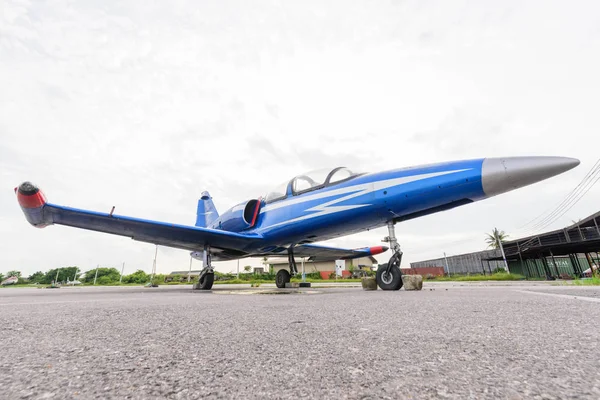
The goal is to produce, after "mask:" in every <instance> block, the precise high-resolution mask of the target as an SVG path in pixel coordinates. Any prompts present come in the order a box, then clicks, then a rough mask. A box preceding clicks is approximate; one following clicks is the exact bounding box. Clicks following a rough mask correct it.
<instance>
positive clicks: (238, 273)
mask: <svg viewBox="0 0 600 400" xmlns="http://www.w3.org/2000/svg"><path fill="white" fill-rule="evenodd" d="M237 262H238V266H237V279H240V259H239V258H238V260H237Z"/></svg>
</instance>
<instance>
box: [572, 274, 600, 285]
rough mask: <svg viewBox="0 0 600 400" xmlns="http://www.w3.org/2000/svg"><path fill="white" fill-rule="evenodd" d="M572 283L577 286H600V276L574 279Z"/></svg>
mask: <svg viewBox="0 0 600 400" xmlns="http://www.w3.org/2000/svg"><path fill="white" fill-rule="evenodd" d="M573 285H577V286H600V278H598V277H596V276H595V277H593V278H587V279H575V280H574V281H573Z"/></svg>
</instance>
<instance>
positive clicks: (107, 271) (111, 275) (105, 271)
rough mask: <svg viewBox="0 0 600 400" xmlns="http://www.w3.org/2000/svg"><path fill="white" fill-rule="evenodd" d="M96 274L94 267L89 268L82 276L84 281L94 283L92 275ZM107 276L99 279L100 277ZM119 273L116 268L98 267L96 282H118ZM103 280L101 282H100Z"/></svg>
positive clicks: (104, 283)
mask: <svg viewBox="0 0 600 400" xmlns="http://www.w3.org/2000/svg"><path fill="white" fill-rule="evenodd" d="M95 276H96V269H95V268H94V269H91V270H89V271H87V272H86V273H85V276H84V277H83V278H82V279H83V282H85V283H94V277H95ZM105 276H106V277H107V278H106V279H103V280H102V281H100V278H102V277H105ZM120 277H121V274H120V273H119V271H118V270H117V269H116V268H98V280H97V281H96V283H97V284H101V285H106V284H108V283H116V282H119V278H120ZM100 282H103V283H100Z"/></svg>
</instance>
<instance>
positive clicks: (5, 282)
mask: <svg viewBox="0 0 600 400" xmlns="http://www.w3.org/2000/svg"><path fill="white" fill-rule="evenodd" d="M17 282H19V277H17V276H11V277H9V278H6V279H5V280H3V281H2V282H0V285H2V286H7V285H16V284H17Z"/></svg>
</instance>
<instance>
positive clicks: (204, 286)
mask: <svg viewBox="0 0 600 400" xmlns="http://www.w3.org/2000/svg"><path fill="white" fill-rule="evenodd" d="M202 267H203V268H202V271H200V276H199V277H198V283H196V284H195V285H194V289H200V290H210V289H211V288H212V286H213V283H214V282H215V270H214V269H213V267H212V264H211V259H210V246H208V245H207V246H204V250H203V252H202Z"/></svg>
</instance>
